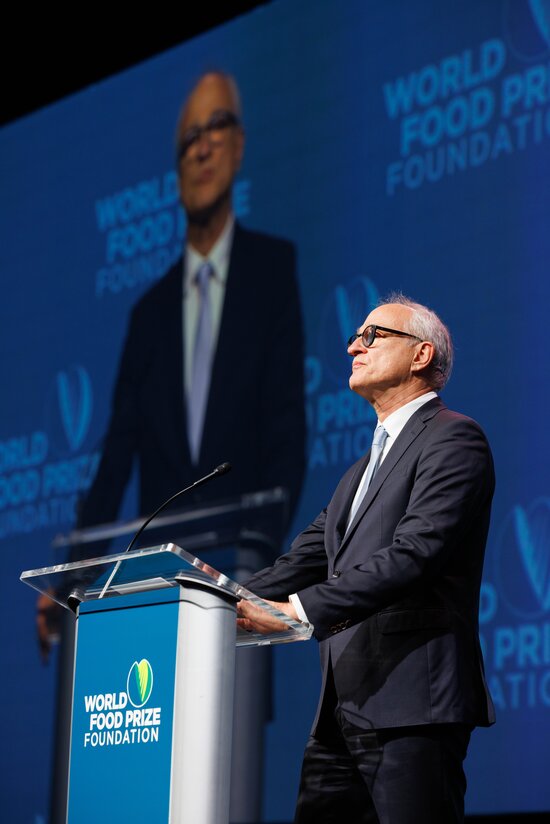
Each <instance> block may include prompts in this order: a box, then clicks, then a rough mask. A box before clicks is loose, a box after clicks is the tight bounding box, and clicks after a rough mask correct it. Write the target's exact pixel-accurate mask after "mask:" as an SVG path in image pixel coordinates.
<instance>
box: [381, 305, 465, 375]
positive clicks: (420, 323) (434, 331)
mask: <svg viewBox="0 0 550 824" xmlns="http://www.w3.org/2000/svg"><path fill="white" fill-rule="evenodd" d="M386 303H399V304H400V305H401V306H408V308H409V309H412V315H411V317H410V320H409V321H408V323H407V324H406V326H407V328H406V329H403V332H409V333H410V334H411V335H415V336H416V337H418V338H420V339H421V340H426V341H429V342H430V343H433V345H434V357H433V360H432V362H431V363H430V366H429V368H428V370H427V372H426V379H427V381H428V383H429V384H430V386H431V387H432V388H433V389H435V390H438V391H439V390H440V389H443V387H444V386H445V384H446V383H447V381H448V380H449V377H450V375H451V371H452V368H453V342H452V340H451V334H450V332H449V330H448V329H447V327H446V326H445V324H444V323H443V321H442V320H440V318H438V316H437V315H436V314H435V312H433V311H432V310H431V309H428V307H427V306H423V305H422V304H421V303H415V302H414V300H411V299H410V298H408V297H406V296H405V295H403V294H401V292H392V293H391V294H390V295H388V297H387V298H385V299H384V300H382V301H380V304H379V305H380V306H384V305H385V304H386Z"/></svg>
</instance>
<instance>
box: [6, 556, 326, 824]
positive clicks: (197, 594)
mask: <svg viewBox="0 0 550 824" xmlns="http://www.w3.org/2000/svg"><path fill="white" fill-rule="evenodd" d="M21 580H22V581H24V582H25V583H27V584H29V585H30V586H32V587H34V588H35V589H37V590H38V591H39V592H42V593H45V594H47V595H49V596H50V597H51V598H52V599H53V600H55V601H57V602H58V603H59V604H60V605H61V606H63V607H66V608H69V609H72V610H73V611H75V612H76V614H77V646H76V664H75V677H74V688H73V706H72V727H71V754H70V778H69V803H68V817H67V820H68V822H69V824H87V822H97V821H102V824H111V822H113V824H114V822H117V824H119V822H120V821H135V822H142V821H143V822H145V821H147V822H151V824H153V822H154V823H155V824H156V822H170V824H227V822H228V816H229V788H230V768H231V738H232V720H233V719H232V712H233V689H234V674H235V649H236V646H258V645H265V644H276V643H288V642H292V641H299V640H307V639H308V638H309V637H310V635H311V630H310V628H309V627H308V626H306V625H303V624H299V623H297V622H295V621H292V620H291V619H289V618H288V617H287V616H285V615H284V614H282V613H279V612H278V611H277V610H274V609H273V608H272V607H270V605H269V604H267V603H266V602H265V601H263V600H261V599H260V598H257V597H256V596H255V595H254V594H253V593H251V592H249V591H248V590H246V589H245V588H244V587H242V586H241V585H240V584H238V583H236V582H234V581H232V580H230V579H229V578H228V577H227V576H226V575H224V574H222V573H220V572H218V571H217V570H215V569H213V568H212V567H211V566H210V565H208V564H206V563H204V562H203V561H201V560H200V559H199V558H197V557H195V556H194V555H192V554H190V553H189V552H186V551H185V550H183V549H181V548H180V547H178V546H176V545H175V544H170V543H166V544H161V545H159V546H156V547H152V548H147V549H140V550H135V551H133V552H129V553H124V554H119V555H111V556H107V557H105V556H103V557H100V558H93V559H90V560H87V561H82V562H76V563H69V564H62V565H57V566H53V567H48V568H43V569H36V570H30V571H28V572H24V573H23V574H22V576H21ZM240 599H245V600H250V601H252V602H253V603H254V604H255V605H256V606H259V607H260V608H262V609H265V610H266V611H267V612H269V613H270V614H272V615H275V616H276V617H277V618H279V619H280V620H281V621H282V622H283V623H284V624H285V625H286V627H287V629H285V630H281V631H279V632H277V633H273V634H271V635H260V634H256V633H248V632H244V631H242V630H240V629H238V628H237V625H236V604H237V602H238V601H239V600H240Z"/></svg>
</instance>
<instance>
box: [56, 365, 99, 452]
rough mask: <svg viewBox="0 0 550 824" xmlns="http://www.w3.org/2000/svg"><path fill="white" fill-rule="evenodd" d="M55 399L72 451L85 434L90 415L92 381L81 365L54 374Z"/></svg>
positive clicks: (74, 450)
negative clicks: (55, 385)
mask: <svg viewBox="0 0 550 824" xmlns="http://www.w3.org/2000/svg"><path fill="white" fill-rule="evenodd" d="M56 384H57V400H58V403H59V412H60V415H61V421H62V424H63V431H64V432H65V437H66V438H67V443H68V444H69V447H70V449H71V451H72V452H76V451H77V450H78V449H79V448H80V446H81V445H82V443H83V441H84V438H85V437H86V435H87V432H88V427H89V426H90V419H91V417H92V382H91V380H90V376H89V375H88V373H87V371H86V370H85V369H84V367H83V366H74V367H72V368H70V369H68V370H67V371H62V372H58V373H57V376H56Z"/></svg>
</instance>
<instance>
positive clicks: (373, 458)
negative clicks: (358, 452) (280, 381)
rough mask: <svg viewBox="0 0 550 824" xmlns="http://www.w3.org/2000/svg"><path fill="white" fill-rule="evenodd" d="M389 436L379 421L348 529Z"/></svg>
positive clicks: (356, 494)
mask: <svg viewBox="0 0 550 824" xmlns="http://www.w3.org/2000/svg"><path fill="white" fill-rule="evenodd" d="M387 437H388V433H387V432H386V430H385V429H384V427H383V426H382V424H381V423H379V424H378V426H377V427H376V429H375V430H374V435H373V436H372V446H371V450H370V460H369V465H368V467H367V471H366V472H365V473H364V475H363V477H362V478H361V482H360V484H359V487H358V489H357V492H356V493H355V498H354V499H353V503H352V505H351V509H350V513H349V518H348V525H347V529H349V527H350V525H351V524H352V523H353V519H354V518H355V516H356V515H357V510H358V509H359V507H360V506H361V503H362V502H363V498H364V497H365V495H366V493H367V489H368V488H369V485H370V482H371V481H372V479H373V478H374V475H375V474H376V470H377V469H378V467H379V466H380V460H381V458H382V452H383V451H384V446H385V444H386V440H387ZM346 531H347V530H346Z"/></svg>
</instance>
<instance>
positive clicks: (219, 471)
mask: <svg viewBox="0 0 550 824" xmlns="http://www.w3.org/2000/svg"><path fill="white" fill-rule="evenodd" d="M230 469H231V464H230V463H227V461H226V462H225V463H222V464H220V465H219V466H217V467H216V468H215V469H213V470H212V472H209V473H208V475H205V476H204V478H199V480H198V481H195V482H194V483H192V484H191V485H190V486H186V487H185V489H180V491H179V492H176V494H175V495H172V496H171V497H170V498H168V500H167V501H165V502H164V503H163V504H161V505H160V506H159V507H158V509H155V511H154V512H153V514H152V515H150V516H149V517H148V518H147V520H146V521H144V523H142V525H141V526H140V528H139V529H138V531H137V532H136V534H135V535H134V537H133V538H132V540H131V541H130V543H129V544H128V548H127V550H126V552H130V550H131V549H132V547H133V545H134V544H135V542H136V541H137V539H138V538H139V536H140V535H141V533H142V532H143V530H144V529H145V527H146V526H148V524H150V523H151V521H152V520H153V518H156V516H157V515H158V514H159V512H162V510H163V509H166V507H167V506H168V505H169V504H171V503H172V501H174V500H175V499H176V498H179V496H180V495H185V493H186V492H190V491H191V490H192V489H196V487H197V486H202V485H203V484H205V483H208V481H210V480H212V478H218V477H219V476H220V475H225V474H227V472H229V470H230ZM120 564H121V561H117V562H116V564H115V567H114V569H113V571H112V572H111V574H110V575H109V577H108V579H107V582H106V583H105V585H104V587H103V589H102V590H101V593H100V594H99V598H103V597H104V595H105V593H106V592H107V590H108V589H109V585H110V583H111V581H112V580H113V578H114V577H115V575H116V573H117V571H118V569H119V567H120Z"/></svg>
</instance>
